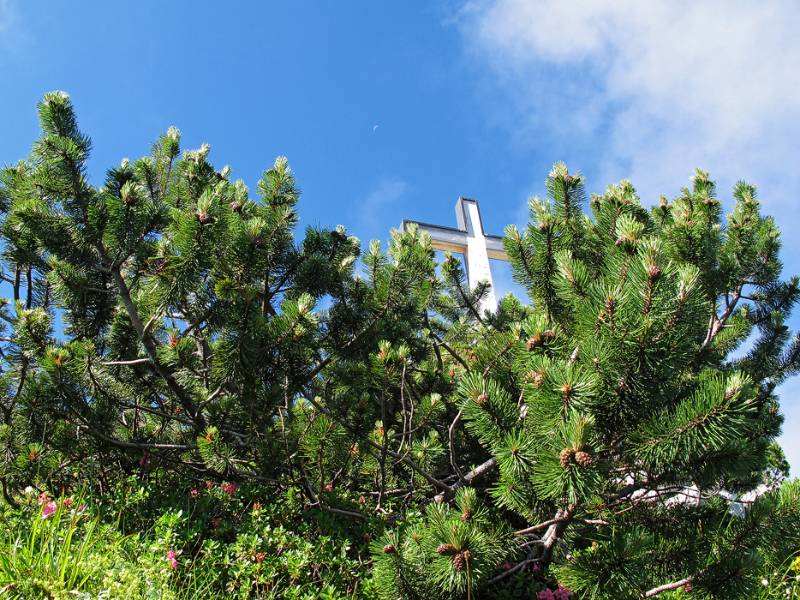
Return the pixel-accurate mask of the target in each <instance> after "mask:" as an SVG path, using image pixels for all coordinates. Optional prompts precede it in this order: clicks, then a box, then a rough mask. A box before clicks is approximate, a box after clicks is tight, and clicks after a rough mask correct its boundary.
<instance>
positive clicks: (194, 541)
mask: <svg viewBox="0 0 800 600" xmlns="http://www.w3.org/2000/svg"><path fill="white" fill-rule="evenodd" d="M178 496H183V498H181V500H180V501H178V500H177V497H178ZM164 507H172V508H164ZM178 507H179V508H178ZM0 519H1V520H2V523H1V524H2V530H0V596H2V597H4V598H5V597H8V598H20V599H21V598H25V599H28V598H57V599H60V598H73V599H74V598H87V599H88V598H93V599H94V598H101V599H103V598H108V599H112V598H125V599H126V600H137V599H148V600H149V599H159V600H172V599H175V600H178V599H183V598H187V599H188V598H237V599H238V598H242V599H244V598H289V599H312V598H315V599H316V598H322V599H331V600H332V599H334V598H335V599H339V598H372V597H374V594H373V590H372V589H371V582H370V578H369V569H368V562H367V557H368V545H367V542H368V541H369V537H368V536H366V535H365V534H364V532H360V531H358V530H354V529H353V528H352V524H351V523H343V522H342V521H341V520H337V518H336V517H335V516H333V515H329V514H327V513H321V512H319V511H315V510H306V511H303V510H301V509H300V507H299V506H298V505H297V504H296V503H295V501H294V498H293V496H292V494H291V493H289V494H284V495H283V496H281V497H280V498H278V499H277V500H275V499H274V498H273V499H272V500H271V502H270V503H269V504H268V505H267V504H262V503H260V502H259V501H258V500H254V499H252V498H250V497H249V496H248V495H245V494H244V493H243V492H242V491H241V490H239V489H238V487H237V486H235V485H233V484H223V485H217V484H212V483H209V484H208V486H207V487H206V486H203V487H200V488H190V489H188V490H180V493H179V492H178V491H177V490H176V492H175V494H174V496H172V497H164V495H163V494H160V495H156V494H154V493H152V492H151V491H150V490H149V489H148V488H146V487H143V486H140V485H138V484H136V483H135V482H134V481H129V482H127V484H125V485H121V486H118V488H117V489H116V490H115V492H114V493H113V494H107V495H106V496H104V497H103V498H102V500H101V501H92V500H85V499H81V498H79V497H70V496H59V497H54V498H51V497H50V496H49V495H47V494H46V493H42V494H37V492H36V491H32V492H31V493H30V494H28V495H27V497H26V502H25V504H24V505H23V506H21V507H19V508H15V509H11V508H9V507H4V509H3V512H2V516H1V517H0ZM352 540H362V541H363V543H359V545H357V546H354V545H353V541H352Z"/></svg>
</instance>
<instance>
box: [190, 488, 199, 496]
mask: <svg viewBox="0 0 800 600" xmlns="http://www.w3.org/2000/svg"><path fill="white" fill-rule="evenodd" d="M189 495H190V496H191V497H192V498H197V497H198V496H199V495H200V490H198V489H197V488H192V489H191V491H190V492H189Z"/></svg>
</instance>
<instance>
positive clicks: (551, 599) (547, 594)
mask: <svg viewBox="0 0 800 600" xmlns="http://www.w3.org/2000/svg"><path fill="white" fill-rule="evenodd" d="M536 598H537V600H556V597H555V595H554V594H553V592H552V590H550V589H549V588H545V589H543V590H542V591H541V592H539V593H538V594H537V595H536Z"/></svg>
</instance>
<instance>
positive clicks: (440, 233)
mask: <svg viewBox="0 0 800 600" xmlns="http://www.w3.org/2000/svg"><path fill="white" fill-rule="evenodd" d="M412 224H413V225H416V226H417V229H418V230H419V231H424V232H425V233H427V234H428V235H429V236H431V245H432V246H433V247H434V248H436V249H437V250H449V251H450V252H459V253H463V252H465V251H466V249H467V232H466V231H460V230H459V229H456V228H455V227H443V226H441V225H430V224H429V223H420V222H419V221H403V230H404V231H406V230H408V226H409V225H412ZM501 245H502V244H501Z"/></svg>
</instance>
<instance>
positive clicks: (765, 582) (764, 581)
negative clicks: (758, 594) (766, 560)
mask: <svg viewBox="0 0 800 600" xmlns="http://www.w3.org/2000/svg"><path fill="white" fill-rule="evenodd" d="M761 585H769V581H767V580H766V579H762V580H761Z"/></svg>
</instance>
